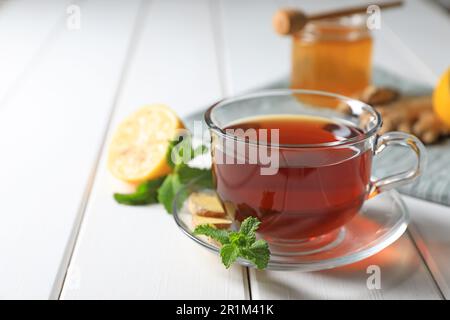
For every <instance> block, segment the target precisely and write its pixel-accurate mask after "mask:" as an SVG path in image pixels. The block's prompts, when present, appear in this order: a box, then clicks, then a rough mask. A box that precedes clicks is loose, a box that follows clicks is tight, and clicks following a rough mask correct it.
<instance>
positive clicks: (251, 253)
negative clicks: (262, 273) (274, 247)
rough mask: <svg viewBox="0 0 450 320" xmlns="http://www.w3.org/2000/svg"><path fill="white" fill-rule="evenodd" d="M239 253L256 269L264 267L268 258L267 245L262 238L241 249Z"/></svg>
mask: <svg viewBox="0 0 450 320" xmlns="http://www.w3.org/2000/svg"><path fill="white" fill-rule="evenodd" d="M241 255H242V257H243V258H244V259H247V260H249V261H251V262H253V263H254V264H255V265H256V267H257V268H258V269H264V268H265V267H266V266H267V264H268V263H269V259H270V251H269V245H268V244H267V242H265V241H264V240H257V241H255V242H254V243H253V244H252V245H251V246H250V247H248V248H244V249H242V250H241Z"/></svg>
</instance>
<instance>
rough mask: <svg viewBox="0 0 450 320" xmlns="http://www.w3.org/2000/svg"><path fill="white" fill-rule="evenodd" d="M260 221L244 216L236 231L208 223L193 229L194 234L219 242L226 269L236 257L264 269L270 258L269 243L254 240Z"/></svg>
mask: <svg viewBox="0 0 450 320" xmlns="http://www.w3.org/2000/svg"><path fill="white" fill-rule="evenodd" d="M260 224H261V222H260V221H259V220H258V219H257V218H255V217H248V218H246V219H245V220H244V221H243V222H242V224H241V227H240V229H239V231H238V232H236V231H229V230H220V229H216V228H215V227H213V226H210V225H200V226H198V227H197V228H195V230H194V234H196V235H205V236H208V237H210V238H212V239H214V240H216V241H218V242H219V243H220V244H222V247H221V249H220V257H221V258H222V263H223V264H224V265H225V267H226V268H227V269H228V268H229V267H230V266H231V265H232V264H233V263H234V262H235V261H236V260H237V259H238V258H244V259H246V260H248V261H250V262H252V263H253V264H254V265H255V266H256V267H257V268H258V269H265V268H266V267H267V264H268V263H269V259H270V250H269V245H268V244H267V242H266V241H264V240H256V230H258V228H259V225H260Z"/></svg>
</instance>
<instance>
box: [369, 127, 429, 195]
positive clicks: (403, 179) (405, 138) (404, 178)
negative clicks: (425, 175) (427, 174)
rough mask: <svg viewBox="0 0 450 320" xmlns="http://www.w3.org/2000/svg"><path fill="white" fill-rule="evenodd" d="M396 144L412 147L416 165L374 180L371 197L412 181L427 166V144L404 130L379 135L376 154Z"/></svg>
mask: <svg viewBox="0 0 450 320" xmlns="http://www.w3.org/2000/svg"><path fill="white" fill-rule="evenodd" d="M395 145H397V146H403V147H408V148H410V149H411V150H412V151H413V152H414V153H415V155H416V157H417V161H416V165H415V166H414V167H413V168H411V169H409V170H405V171H402V172H400V173H396V174H393V175H390V176H387V177H385V178H380V179H377V180H375V181H372V182H371V184H370V185H371V188H370V192H369V198H372V197H373V196H376V195H377V194H379V193H380V192H382V191H386V190H389V189H392V188H395V187H398V186H401V185H404V184H407V183H410V182H412V181H413V180H414V179H415V178H417V177H418V176H419V175H420V174H421V173H422V172H423V170H424V168H425V166H426V161H427V156H426V154H427V153H426V149H425V146H424V145H423V144H422V142H420V140H419V139H417V138H416V137H415V136H413V135H410V134H407V133H404V132H388V133H386V134H383V135H382V136H380V137H378V141H377V145H376V147H375V155H377V154H380V153H381V152H383V151H384V150H385V149H386V148H387V147H389V146H395Z"/></svg>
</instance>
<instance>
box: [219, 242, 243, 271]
mask: <svg viewBox="0 0 450 320" xmlns="http://www.w3.org/2000/svg"><path fill="white" fill-rule="evenodd" d="M238 256H239V248H238V247H236V246H235V245H232V244H225V245H223V246H222V248H221V249H220V257H221V258H222V263H223V264H224V265H225V267H226V268H227V269H228V268H229V267H230V266H231V265H232V264H233V263H234V262H235V261H236V259H237V258H238Z"/></svg>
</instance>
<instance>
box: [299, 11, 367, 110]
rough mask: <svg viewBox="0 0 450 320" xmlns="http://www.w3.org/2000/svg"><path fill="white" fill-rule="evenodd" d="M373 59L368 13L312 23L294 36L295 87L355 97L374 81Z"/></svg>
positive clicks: (318, 102) (316, 102)
mask: <svg viewBox="0 0 450 320" xmlns="http://www.w3.org/2000/svg"><path fill="white" fill-rule="evenodd" d="M371 60H372V37H371V35H370V32H369V30H368V28H367V26H366V16H365V15H353V16H349V17H342V18H337V19H330V20H318V21H313V22H310V23H308V24H307V25H306V26H305V27H304V28H303V30H301V31H300V32H298V33H297V34H294V35H293V45H292V74H291V87H292V88H294V89H311V90H320V91H326V92H332V93H337V94H341V95H344V96H353V95H355V94H357V93H358V92H361V91H362V90H364V88H365V87H366V86H367V85H368V84H369V83H370V81H371V71H372V62H371ZM310 99H312V100H314V99H317V97H313V96H311V98H310ZM309 102H311V103H315V104H320V101H309Z"/></svg>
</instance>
